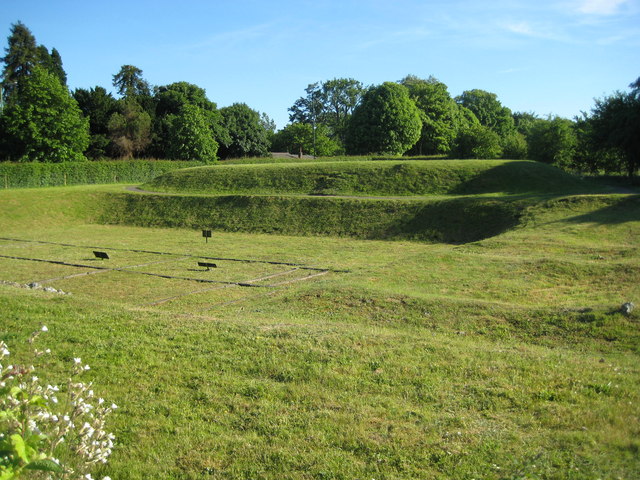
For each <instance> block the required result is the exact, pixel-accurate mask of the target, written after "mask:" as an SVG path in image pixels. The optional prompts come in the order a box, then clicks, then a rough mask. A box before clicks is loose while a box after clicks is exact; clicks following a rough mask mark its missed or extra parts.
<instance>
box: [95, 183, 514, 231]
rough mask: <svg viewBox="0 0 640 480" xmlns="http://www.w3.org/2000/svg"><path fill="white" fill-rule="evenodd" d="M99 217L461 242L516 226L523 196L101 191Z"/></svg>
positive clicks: (105, 220)
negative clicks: (430, 198) (413, 198)
mask: <svg viewBox="0 0 640 480" xmlns="http://www.w3.org/2000/svg"><path fill="white" fill-rule="evenodd" d="M100 203H101V205H102V206H103V209H102V212H103V213H102V216H101V218H100V219H99V222H100V223H107V224H125V225H136V226H143V227H183V228H194V229H200V228H203V229H209V228H210V229H214V230H215V229H219V230H224V231H231V232H234V231H239V232H254V233H278V234H285V235H320V236H349V237H355V238H363V239H390V240H391V239H412V240H421V241H430V242H447V243H464V242H471V241H476V240H480V239H483V238H487V237H490V236H493V235H497V234H499V233H501V232H504V231H505V230H507V229H509V228H512V227H513V226H515V225H516V224H517V223H518V221H519V218H520V215H521V213H522V211H523V208H524V207H525V206H526V205H525V203H524V202H523V201H517V202H516V201H506V200H496V199H489V198H484V199H483V198H471V197H468V198H454V199H450V200H435V201H403V200H372V199H351V198H322V197H319V198H314V197H283V196H242V195H232V196H219V197H197V196H181V195H144V194H133V193H116V194H105V198H104V200H101V202H100Z"/></svg>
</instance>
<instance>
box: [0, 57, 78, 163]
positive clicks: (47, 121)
mask: <svg viewBox="0 0 640 480" xmlns="http://www.w3.org/2000/svg"><path fill="white" fill-rule="evenodd" d="M3 115H4V123H5V128H6V133H7V134H8V135H9V136H10V137H11V138H12V139H13V142H12V145H13V152H12V158H13V159H15V160H18V161H23V162H24V161H38V162H64V161H73V160H84V159H85V157H84V156H83V152H84V151H85V150H86V148H87V147H88V145H89V122H88V120H87V119H86V118H84V117H83V115H82V112H81V111H80V108H79V107H78V104H77V103H76V101H75V100H74V99H73V98H72V97H71V94H70V93H69V90H68V89H67V88H66V87H65V86H64V85H62V84H61V83H60V80H59V79H58V78H57V77H56V76H55V75H54V74H52V73H50V72H48V71H46V70H45V69H44V68H42V67H40V66H34V67H33V69H32V71H31V73H30V75H29V76H27V77H25V78H24V79H23V80H21V84H20V88H19V89H18V92H17V95H16V98H15V99H14V101H12V102H11V103H10V104H9V105H8V106H7V108H6V109H5V111H4V112H3Z"/></svg>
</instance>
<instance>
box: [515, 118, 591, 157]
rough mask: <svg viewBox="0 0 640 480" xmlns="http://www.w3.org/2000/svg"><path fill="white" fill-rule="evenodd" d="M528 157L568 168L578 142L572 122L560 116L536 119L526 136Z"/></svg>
mask: <svg viewBox="0 0 640 480" xmlns="http://www.w3.org/2000/svg"><path fill="white" fill-rule="evenodd" d="M527 143H528V150H529V157H531V158H532V159H533V160H537V161H539V162H544V163H550V164H553V165H556V166H559V167H564V168H569V167H571V166H572V164H573V157H574V153H575V149H576V146H577V143H578V139H577V136H576V132H575V130H574V123H573V122H572V121H571V120H568V119H566V118H560V117H549V118H548V119H538V121H536V122H535V123H534V125H533V127H532V128H531V131H530V133H529V137H528V138H527Z"/></svg>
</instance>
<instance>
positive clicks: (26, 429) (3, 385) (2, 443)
mask: <svg viewBox="0 0 640 480" xmlns="http://www.w3.org/2000/svg"><path fill="white" fill-rule="evenodd" d="M46 331H47V327H42V329H41V330H40V331H37V332H35V333H34V334H33V335H31V337H30V338H29V343H30V344H32V343H33V342H34V341H35V339H36V338H37V337H38V336H39V335H40V333H41V332H46ZM48 353H51V352H50V350H46V351H39V350H34V355H35V357H36V358H38V357H41V356H43V355H45V354H48ZM9 355H10V352H9V349H8V347H7V344H6V343H4V342H0V362H2V363H0V478H2V479H7V480H8V479H14V478H19V477H20V476H21V475H22V474H26V473H28V472H31V473H34V472H46V474H47V476H46V477H45V478H48V479H52V480H53V479H59V480H66V479H71V478H73V479H76V478H78V479H79V478H83V479H91V478H92V477H91V473H90V472H91V470H92V469H94V468H95V466H96V465H98V464H102V463H106V462H107V459H108V458H109V455H111V449H112V448H113V440H114V439H115V437H114V436H113V434H111V433H108V432H107V431H106V430H105V420H106V417H107V416H108V415H109V414H110V413H111V412H112V411H113V410H115V409H116V408H117V406H116V405H115V404H111V405H110V406H107V403H106V402H105V401H104V399H102V398H96V396H95V394H94V392H93V389H92V384H91V383H88V384H87V383H83V382H79V381H78V380H77V377H78V376H79V375H80V374H82V372H84V371H85V370H89V366H88V365H84V366H83V365H82V361H81V359H80V358H74V363H73V368H72V373H71V376H70V378H69V379H68V381H67V383H66V385H65V386H64V387H63V388H60V387H58V386H54V385H50V384H47V386H46V387H43V386H42V385H43V384H44V382H41V381H40V379H39V377H38V376H36V375H35V373H36V369H35V367H34V366H33V365H30V366H25V365H19V364H13V365H7V366H4V363H5V361H6V359H7V357H9ZM108 478H109V477H104V479H103V480H106V479H108Z"/></svg>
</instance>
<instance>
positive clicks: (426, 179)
mask: <svg viewBox="0 0 640 480" xmlns="http://www.w3.org/2000/svg"><path fill="white" fill-rule="evenodd" d="M144 188H145V189H147V190H152V191H158V192H171V193H199V194H267V195H273V194H276V195H286V194H304V195H308V194H315V195H372V196H395V195H397V196H400V195H443V194H453V195H476V194H496V193H501V194H525V193H536V194H541V193H542V194H546V193H558V192H562V193H565V194H566V193H586V192H588V191H593V190H594V189H595V190H596V191H599V190H600V189H599V188H598V187H594V186H593V185H592V184H590V183H588V182H585V181H583V180H581V179H579V178H578V177H575V176H573V175H569V174H567V173H565V172H562V171H561V170H558V169H557V168H554V167H551V166H549V165H545V164H542V163H538V162H531V161H502V160H432V161H407V160H404V161H401V160H381V161H339V162H319V163H309V162H305V163H293V164H291V163H289V164H283V163H276V164H249V165H216V166H210V167H196V168H188V169H184V170H179V171H174V172H169V173H166V174H164V175H161V176H159V177H157V178H155V179H154V180H152V181H150V182H148V183H146V184H145V185H144Z"/></svg>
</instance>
